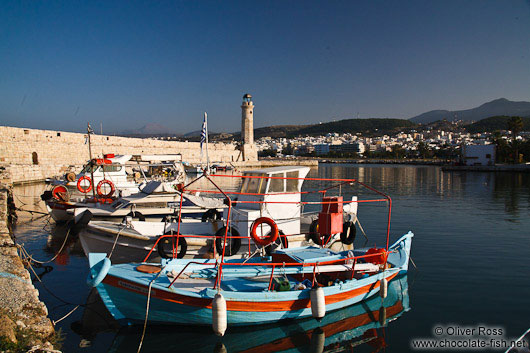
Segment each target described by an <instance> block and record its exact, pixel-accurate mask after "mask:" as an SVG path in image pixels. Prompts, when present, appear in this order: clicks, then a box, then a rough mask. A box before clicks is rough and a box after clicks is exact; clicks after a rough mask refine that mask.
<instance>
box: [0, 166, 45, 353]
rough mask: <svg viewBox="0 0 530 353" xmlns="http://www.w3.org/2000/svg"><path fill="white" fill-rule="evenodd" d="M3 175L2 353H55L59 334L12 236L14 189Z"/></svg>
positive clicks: (0, 175) (0, 225)
mask: <svg viewBox="0 0 530 353" xmlns="http://www.w3.org/2000/svg"><path fill="white" fill-rule="evenodd" d="M6 180H9V178H8V177H7V176H6V174H5V171H3V172H2V171H0V351H18V350H28V349H32V347H33V349H32V350H31V351H38V350H40V351H48V352H52V351H53V346H52V344H51V343H50V340H53V339H54V336H55V331H54V328H53V325H52V323H51V321H50V319H48V318H47V315H48V310H47V309H46V306H45V305H44V304H43V303H42V302H41V301H40V300H39V292H38V290H37V289H36V288H35V287H34V286H33V284H32V283H31V277H30V274H29V272H28V271H27V270H26V268H25V267H24V265H23V263H22V260H21V259H20V257H19V255H18V252H17V247H16V245H15V242H14V241H13V238H12V236H11V231H10V227H11V224H10V222H11V221H15V219H16V214H15V213H14V209H13V200H12V188H11V185H10V184H8V183H6Z"/></svg>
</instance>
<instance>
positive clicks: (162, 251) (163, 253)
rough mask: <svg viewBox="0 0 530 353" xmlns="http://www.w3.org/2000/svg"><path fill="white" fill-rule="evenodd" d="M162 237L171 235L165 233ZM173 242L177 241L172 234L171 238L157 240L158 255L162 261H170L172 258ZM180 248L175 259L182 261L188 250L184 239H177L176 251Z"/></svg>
mask: <svg viewBox="0 0 530 353" xmlns="http://www.w3.org/2000/svg"><path fill="white" fill-rule="evenodd" d="M164 235H171V233H166V234H164ZM173 241H175V242H176V241H177V237H176V235H175V234H173V237H172V238H168V237H166V238H162V239H160V240H159V242H158V245H157V251H158V255H160V257H161V258H163V259H172V258H173ZM179 246H180V251H179V252H178V253H177V259H182V258H183V257H184V256H185V255H186V251H187V250H188V242H187V241H186V238H184V237H179V238H178V244H176V247H177V250H178V248H179Z"/></svg>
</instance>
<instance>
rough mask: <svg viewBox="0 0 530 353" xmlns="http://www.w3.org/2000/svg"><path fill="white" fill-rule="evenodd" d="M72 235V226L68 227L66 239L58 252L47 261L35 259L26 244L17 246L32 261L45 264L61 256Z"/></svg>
mask: <svg viewBox="0 0 530 353" xmlns="http://www.w3.org/2000/svg"><path fill="white" fill-rule="evenodd" d="M69 235H70V228H68V231H67V232H66V236H65V237H64V241H63V244H62V245H61V248H60V249H59V251H58V252H57V254H55V256H54V257H52V258H51V259H50V260H47V261H39V260H36V259H34V258H33V257H32V256H31V255H30V254H29V252H28V251H27V250H26V248H25V247H24V244H17V248H19V249H20V250H21V251H22V252H24V253H25V255H26V258H29V259H30V260H31V261H33V262H35V263H38V264H41V265H44V264H47V263H50V262H52V261H53V260H55V259H56V258H57V256H59V255H60V254H61V251H63V248H64V246H65V244H66V241H67V240H68V236H69Z"/></svg>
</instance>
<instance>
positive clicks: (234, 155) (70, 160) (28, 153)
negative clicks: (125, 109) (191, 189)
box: [0, 126, 242, 183]
mask: <svg viewBox="0 0 530 353" xmlns="http://www.w3.org/2000/svg"><path fill="white" fill-rule="evenodd" d="M91 140H92V152H93V156H94V157H96V158H100V157H102V155H103V154H104V153H105V154H106V153H115V154H175V153H180V154H182V159H183V160H184V161H187V162H190V163H197V162H200V161H201V148H200V143H199V142H179V141H162V140H154V139H141V138H129V137H118V136H106V135H92V136H91ZM208 154H209V157H210V160H211V161H212V162H223V163H233V162H239V161H241V160H242V156H241V153H240V151H239V149H238V147H237V146H236V145H235V144H226V143H210V144H208ZM88 159H89V156H88V145H87V144H86V135H85V134H80V133H73V132H64V131H53V130H37V129H24V128H17V127H8V126H0V166H4V167H5V168H6V169H7V170H8V172H9V173H10V175H11V178H12V181H13V182H14V183H24V182H32V181H42V180H44V179H46V178H49V177H52V176H56V175H62V174H63V173H64V172H65V171H66V170H67V169H68V167H69V166H72V165H74V166H81V165H83V164H84V163H86V161H87V160H88Z"/></svg>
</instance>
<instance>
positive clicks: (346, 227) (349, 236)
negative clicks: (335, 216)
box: [340, 221, 357, 245]
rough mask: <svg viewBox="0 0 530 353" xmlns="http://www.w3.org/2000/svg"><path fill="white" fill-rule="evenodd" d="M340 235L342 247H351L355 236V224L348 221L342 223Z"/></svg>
mask: <svg viewBox="0 0 530 353" xmlns="http://www.w3.org/2000/svg"><path fill="white" fill-rule="evenodd" d="M342 229H343V231H342V233H340V241H341V242H342V244H344V245H351V244H353V242H354V241H355V236H356V235H357V228H356V227H355V223H354V222H351V221H348V222H344V224H343V225H342Z"/></svg>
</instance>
